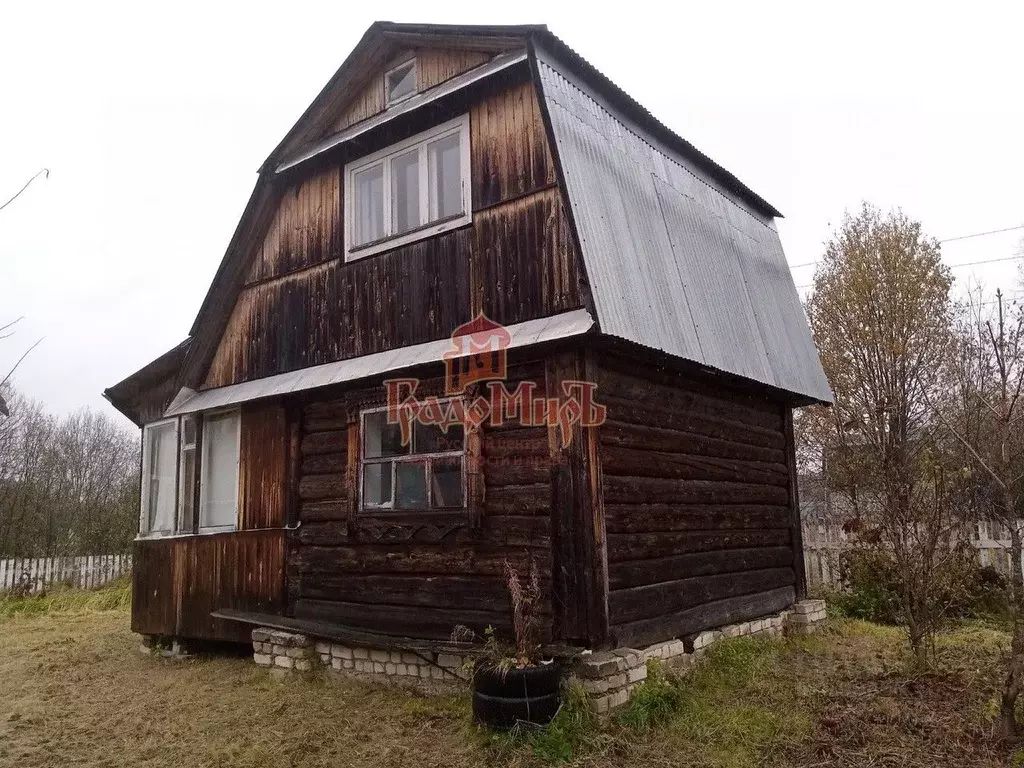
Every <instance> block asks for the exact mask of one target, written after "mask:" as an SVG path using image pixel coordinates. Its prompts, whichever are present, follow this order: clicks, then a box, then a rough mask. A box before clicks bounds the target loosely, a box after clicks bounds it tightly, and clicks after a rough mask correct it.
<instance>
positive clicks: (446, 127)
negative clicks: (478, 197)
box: [345, 113, 473, 262]
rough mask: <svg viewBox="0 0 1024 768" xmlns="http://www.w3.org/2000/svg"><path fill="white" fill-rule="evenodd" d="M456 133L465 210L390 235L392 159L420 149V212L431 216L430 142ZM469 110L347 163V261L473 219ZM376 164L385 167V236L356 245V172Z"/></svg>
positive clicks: (395, 246) (416, 239) (394, 246)
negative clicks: (427, 129) (428, 148)
mask: <svg viewBox="0 0 1024 768" xmlns="http://www.w3.org/2000/svg"><path fill="white" fill-rule="evenodd" d="M455 133H457V134H458V136H459V152H460V156H459V170H460V176H461V184H460V189H461V194H462V197H461V199H462V213H460V214H457V215H455V216H450V217H448V218H446V219H441V220H438V221H434V222H429V221H428V222H427V223H426V224H421V225H420V226H419V227H416V228H415V229H412V230H409V231H408V232H403V233H402V234H400V235H393V234H390V231H391V228H392V227H393V226H394V225H393V223H392V198H391V161H392V160H393V159H394V158H395V157H397V156H398V155H402V154H405V153H406V152H408V151H409V150H411V149H413V148H414V147H417V148H418V149H419V158H418V162H419V174H420V177H419V193H420V215H421V217H422V216H424V215H426V217H427V218H428V219H429V217H430V183H429V181H430V180H429V178H428V159H427V145H428V144H430V143H431V142H433V141H437V140H438V139H443V138H445V137H446V136H449V135H452V134H455ZM469 155H470V152H469V113H466V114H464V115H460V116H459V117H456V118H455V119H454V120H449V121H448V122H446V123H442V124H441V125H438V126H435V127H434V128H431V129H430V130H429V131H424V132H423V133H418V134H416V135H415V136H412V137H410V138H408V139H406V140H404V141H400V142H398V143H397V144H392V145H391V146H389V147H385V148H384V149H382V150H380V151H378V152H374V153H373V154H372V155H367V156H366V157H361V158H359V159H358V160H353V161H352V162H351V163H347V164H346V165H345V261H346V262H349V261H356V260H357V259H362V258H365V257H367V256H372V255H374V254H376V253H381V252H382V251H390V250H393V249H395V248H399V247H401V246H403V245H408V244H409V243H414V242H416V241H418V240H423V239H425V238H428V237H433V236H434V235H439V234H441V233H442V232H447V231H449V230H451V229H457V228H459V227H464V226H466V225H467V224H470V223H472V221H473V210H472V201H471V199H470V167H469V162H470V158H469ZM374 165H380V166H382V176H383V196H384V210H383V212H382V215H383V220H384V236H383V237H381V238H380V239H378V240H374V241H371V242H369V243H364V244H362V245H355V244H354V243H353V237H354V235H355V204H356V195H355V175H356V174H357V173H360V172H361V171H365V170H367V169H368V168H371V167H372V166H374Z"/></svg>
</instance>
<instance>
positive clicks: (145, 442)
mask: <svg viewBox="0 0 1024 768" xmlns="http://www.w3.org/2000/svg"><path fill="white" fill-rule="evenodd" d="M166 424H173V425H174V453H175V455H174V483H173V484H174V522H173V524H172V525H171V530H169V531H151V530H150V529H149V492H150V483H149V471H150V469H151V468H152V465H153V455H152V453H151V452H150V450H149V433H150V431H151V430H153V429H155V428H156V427H162V426H164V425H166ZM180 440H181V424H180V423H179V421H178V419H177V418H174V417H172V418H169V419H160V420H159V421H153V422H150V423H149V424H145V425H143V427H142V488H141V493H140V494H139V496H140V498H139V507H140V508H139V537H140V538H162V537H166V536H174V535H176V534H177V533H178V479H179V477H178V476H179V470H180V467H179V466H178V464H179V456H178V454H179V451H180V447H179V446H180Z"/></svg>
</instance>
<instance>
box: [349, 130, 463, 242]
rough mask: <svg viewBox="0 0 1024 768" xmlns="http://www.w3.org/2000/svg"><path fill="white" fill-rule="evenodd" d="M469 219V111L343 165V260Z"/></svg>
mask: <svg viewBox="0 0 1024 768" xmlns="http://www.w3.org/2000/svg"><path fill="white" fill-rule="evenodd" d="M470 221H472V212H471V210H470V199H469V115H463V116H461V117H458V118H456V119H454V120H451V121H449V122H447V123H444V124H443V125H439V126H437V127H436V128H432V129H431V130H429V131H425V132H423V133H421V134H418V135H416V136H413V137H412V138H410V139H408V140H406V141H403V142H400V143H398V144H395V145H393V146H391V147H388V148H387V149H384V150H382V151H380V152H376V153H374V154H372V155H369V156H368V157H364V158H360V159H359V160H355V161H353V162H351V163H349V164H348V165H346V166H345V258H346V260H347V261H352V260H353V259H359V258H362V257H364V256H369V255H371V254H374V253H379V252H381V251H384V250H390V249H392V248H397V247H398V246H400V245H405V244H406V243H410V242H413V241H415V240H420V239H422V238H425V237H430V236H432V235H436V234H439V233H441V232H445V231H447V230H449V229H454V228H455V227H461V226H464V225H465V224H468V223H470Z"/></svg>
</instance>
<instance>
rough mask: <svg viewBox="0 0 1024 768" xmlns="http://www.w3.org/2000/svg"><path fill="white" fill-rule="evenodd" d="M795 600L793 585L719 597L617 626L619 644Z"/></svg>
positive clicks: (750, 615)
mask: <svg viewBox="0 0 1024 768" xmlns="http://www.w3.org/2000/svg"><path fill="white" fill-rule="evenodd" d="M795 600H796V593H795V592H794V591H793V587H779V588H778V589H773V590H770V591H767V592H757V593H756V594H752V595H741V596H739V597H729V598H726V599H724V600H716V601H715V602H713V603H705V604H704V605H699V606H697V607H695V608H687V609H686V610H683V611H679V612H678V613H669V614H665V615H663V616H656V617H654V618H650V619H641V620H639V621H634V622H630V623H628V624H619V625H617V626H616V627H614V629H613V634H614V637H615V642H616V644H617V645H620V646H626V647H630V648H642V647H644V646H645V645H650V644H652V643H657V642H661V641H662V640H668V639H670V638H674V637H682V636H684V635H690V634H694V633H696V632H702V631H703V630H705V629H713V628H714V627H722V626H725V625H727V624H736V623H738V622H741V621H747V620H749V619H756V618H760V617H761V616H767V615H769V614H772V613H778V612H779V611H781V610H783V609H784V608H787V607H788V606H790V605H792V604H793V603H794V602H795Z"/></svg>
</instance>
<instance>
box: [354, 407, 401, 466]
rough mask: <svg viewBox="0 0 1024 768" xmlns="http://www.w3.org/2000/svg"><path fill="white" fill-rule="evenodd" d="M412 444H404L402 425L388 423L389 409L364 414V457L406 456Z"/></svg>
mask: <svg viewBox="0 0 1024 768" xmlns="http://www.w3.org/2000/svg"><path fill="white" fill-rule="evenodd" d="M409 448H410V446H407V445H402V427H401V425H399V424H388V414H387V411H374V412H373V413H368V414H366V415H365V416H363V458H367V459H379V458H380V457H382V456H404V455H405V454H407V453H409Z"/></svg>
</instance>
